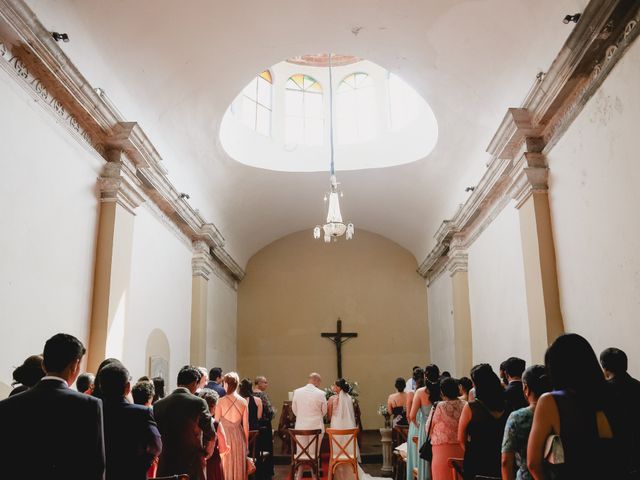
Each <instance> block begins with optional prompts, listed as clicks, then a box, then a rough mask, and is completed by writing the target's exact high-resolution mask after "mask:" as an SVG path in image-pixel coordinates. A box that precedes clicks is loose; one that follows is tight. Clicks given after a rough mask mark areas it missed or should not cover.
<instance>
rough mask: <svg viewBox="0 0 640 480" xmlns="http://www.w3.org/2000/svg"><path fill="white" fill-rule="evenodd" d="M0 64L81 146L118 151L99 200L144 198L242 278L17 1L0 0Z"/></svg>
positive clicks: (160, 170)
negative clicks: (116, 158)
mask: <svg viewBox="0 0 640 480" xmlns="http://www.w3.org/2000/svg"><path fill="white" fill-rule="evenodd" d="M0 67H2V69H3V70H5V71H6V72H7V73H9V75H10V77H11V78H13V79H14V80H16V81H17V82H18V83H19V84H21V85H22V86H23V88H25V89H26V90H27V91H28V92H29V93H30V94H31V96H32V97H33V98H34V99H36V100H37V102H38V104H39V105H41V106H42V107H43V108H44V109H45V110H47V111H48V112H49V113H50V114H52V115H53V116H54V117H55V118H56V121H57V122H58V123H59V124H60V125H62V126H64V127H65V128H66V129H67V131H69V132H70V133H71V135H72V136H73V138H75V139H76V140H77V141H79V142H80V143H82V144H83V146H85V147H90V149H91V150H92V151H94V152H96V153H98V154H99V155H100V156H101V157H102V158H103V159H104V160H105V161H106V162H111V161H113V156H111V155H112V154H109V153H108V152H110V151H114V150H120V151H122V152H123V153H124V154H125V155H124V156H123V157H126V160H125V161H121V158H120V157H119V158H118V160H117V161H115V163H117V164H118V165H117V166H106V167H105V170H104V172H105V174H104V175H103V176H102V177H101V178H100V179H98V184H99V186H100V189H101V200H102V201H117V202H118V203H120V204H121V205H123V206H124V207H125V208H127V209H129V210H130V211H132V210H133V209H135V207H136V206H137V205H139V204H140V203H141V202H142V201H144V198H145V197H146V198H148V199H149V200H150V201H151V202H153V203H154V204H155V206H156V207H157V208H158V209H159V210H160V211H161V212H162V213H163V214H164V215H165V217H166V218H167V219H169V220H170V221H171V222H172V223H173V224H174V225H175V226H176V227H177V228H178V229H179V230H180V231H181V232H182V233H183V234H184V235H186V236H187V237H188V238H190V239H191V241H192V242H194V241H204V242H205V243H206V244H207V245H208V246H209V248H210V252H211V255H212V258H213V260H214V261H215V262H216V263H218V264H219V265H218V266H219V268H220V269H222V270H221V271H222V272H224V275H225V276H226V275H227V274H228V275H231V277H233V279H234V282H237V281H241V280H242V278H243V277H244V274H245V273H244V271H243V269H242V268H241V267H240V265H239V264H238V263H237V262H236V261H235V260H234V259H233V257H232V255H231V254H230V253H229V252H228V251H227V250H226V248H225V239H224V237H223V236H222V234H221V232H220V231H219V230H218V229H217V227H216V226H215V225H214V224H213V223H211V222H208V221H206V220H205V219H204V218H203V217H202V216H201V215H200V213H199V212H198V211H197V210H196V209H194V208H193V207H191V205H189V203H188V202H187V201H186V200H185V199H184V198H181V196H180V192H179V191H178V190H177V189H176V187H175V186H174V185H173V184H172V183H171V181H170V180H169V178H168V176H167V170H166V169H165V168H164V167H163V166H162V158H161V156H160V154H159V153H158V151H157V150H156V148H155V146H154V145H153V143H152V142H151V140H150V139H149V138H148V137H147V135H146V134H145V132H144V131H143V130H142V128H141V127H140V126H139V125H138V124H137V123H136V122H130V121H126V119H124V118H123V117H122V115H121V114H120V112H119V111H118V110H117V108H116V107H115V106H114V105H113V103H112V102H111V101H110V100H109V99H108V98H107V96H106V94H105V93H104V91H102V90H101V89H94V88H93V87H92V86H91V85H90V84H89V82H88V81H87V80H86V79H85V78H84V76H83V75H82V74H81V73H80V71H79V70H78V69H77V68H76V67H75V66H74V65H73V63H72V62H71V61H70V59H69V58H68V57H67V56H66V54H65V53H64V52H63V51H62V50H61V49H60V47H59V46H58V45H57V43H56V42H55V40H53V38H52V37H51V33H50V32H49V31H48V30H47V29H45V28H44V26H43V25H42V24H41V23H40V21H39V20H38V18H37V17H36V15H35V14H34V13H33V12H32V11H31V9H30V8H29V7H28V6H27V5H26V4H25V3H24V2H23V1H22V0H0ZM125 179H126V182H125ZM134 186H135V188H133V187H134ZM143 194H144V195H143ZM137 197H140V198H137ZM136 203H137V205H136Z"/></svg>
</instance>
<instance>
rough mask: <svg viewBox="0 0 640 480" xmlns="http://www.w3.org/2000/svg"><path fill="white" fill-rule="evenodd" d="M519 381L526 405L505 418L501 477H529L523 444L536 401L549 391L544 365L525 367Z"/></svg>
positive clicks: (506, 479) (519, 479) (528, 479)
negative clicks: (522, 387) (520, 381)
mask: <svg viewBox="0 0 640 480" xmlns="http://www.w3.org/2000/svg"><path fill="white" fill-rule="evenodd" d="M522 383H523V385H524V394H525V396H526V397H527V400H528V402H529V406H528V407H524V408H521V409H519V410H516V411H515V412H512V413H511V415H509V418H508V419H507V424H506V426H505V428H504V437H503V439H502V480H514V479H517V480H532V479H533V477H532V476H531V473H529V470H528V468H527V443H528V441H529V433H530V432H531V424H532V423H533V412H534V411H535V409H536V403H537V402H538V399H539V398H540V396H541V395H542V394H543V393H546V392H548V391H549V390H551V381H550V379H549V376H548V375H547V369H546V368H545V367H544V365H533V366H531V367H529V368H527V369H526V370H525V372H524V375H523V376H522ZM516 468H517V473H516Z"/></svg>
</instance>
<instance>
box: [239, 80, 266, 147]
mask: <svg viewBox="0 0 640 480" xmlns="http://www.w3.org/2000/svg"><path fill="white" fill-rule="evenodd" d="M272 84H273V81H272V78H271V72H269V70H265V71H264V72H262V73H261V74H260V75H258V76H257V77H255V78H254V79H253V80H252V81H251V82H249V84H248V85H247V86H246V87H244V89H243V90H242V94H241V95H240V97H239V98H238V100H237V105H234V108H233V110H234V113H238V114H239V115H240V118H241V119H242V122H243V123H244V124H245V125H246V126H248V127H249V128H251V129H253V130H255V131H256V132H258V133H260V134H262V135H265V136H267V137H268V136H269V135H271V89H272ZM236 107H237V111H236Z"/></svg>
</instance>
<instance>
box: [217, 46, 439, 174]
mask: <svg viewBox="0 0 640 480" xmlns="http://www.w3.org/2000/svg"><path fill="white" fill-rule="evenodd" d="M325 57H328V56H327V55H324V54H320V55H303V56H300V57H295V58H293V59H290V60H289V61H284V62H280V63H278V64H276V65H274V66H272V67H271V68H269V69H267V70H265V71H263V72H261V73H260V74H258V75H256V77H254V78H253V79H251V80H250V81H249V83H248V84H247V85H246V86H244V88H241V86H239V91H240V93H239V94H238V96H237V97H236V99H235V100H234V101H233V103H232V104H231V106H230V107H229V109H228V110H227V112H226V114H225V116H224V118H223V121H222V125H221V128H220V140H221V143H222V146H223V148H224V149H225V151H226V152H227V153H228V154H229V156H231V157H232V158H233V159H235V160H237V161H239V162H241V163H244V164H247V165H250V166H254V167H259V168H266V169H271V170H279V171H293V172H314V171H324V170H326V158H327V155H328V148H329V142H328V138H329V130H328V129H329V121H328V120H329V98H328V97H329V96H328V94H326V92H327V91H328V82H329V76H328V68H327V62H326V58H325ZM337 57H338V58H339V62H338V63H337V64H334V66H333V91H334V126H335V139H336V155H335V157H336V169H337V170H359V169H366V168H380V167H389V166H393V165H401V164H404V163H409V162H413V161H416V160H419V159H421V158H424V157H425V156H427V155H428V154H429V153H430V152H431V151H432V150H433V148H434V147H435V145H436V141H437V137H438V126H437V122H436V119H435V116H434V114H433V111H432V110H431V108H430V107H429V105H428V103H427V102H426V101H425V100H424V99H423V98H422V97H421V96H420V95H419V94H418V93H417V92H416V91H415V90H414V89H413V88H412V87H411V86H409V85H408V84H407V83H406V82H404V81H403V80H402V79H401V78H400V77H398V76H397V75H395V74H393V73H391V72H389V71H387V70H386V69H384V68H382V67H380V66H379V65H376V64H375V63H373V62H370V61H368V60H362V59H359V58H356V57H353V56H348V55H340V56H337Z"/></svg>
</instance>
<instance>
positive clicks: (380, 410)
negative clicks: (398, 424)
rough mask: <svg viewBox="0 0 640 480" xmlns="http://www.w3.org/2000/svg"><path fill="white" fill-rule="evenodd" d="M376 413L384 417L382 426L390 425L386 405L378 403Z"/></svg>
mask: <svg viewBox="0 0 640 480" xmlns="http://www.w3.org/2000/svg"><path fill="white" fill-rule="evenodd" d="M378 415H381V416H383V417H384V427H385V428H390V427H391V413H390V412H389V409H388V408H387V406H386V405H384V404H382V403H381V404H380V405H378Z"/></svg>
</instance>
